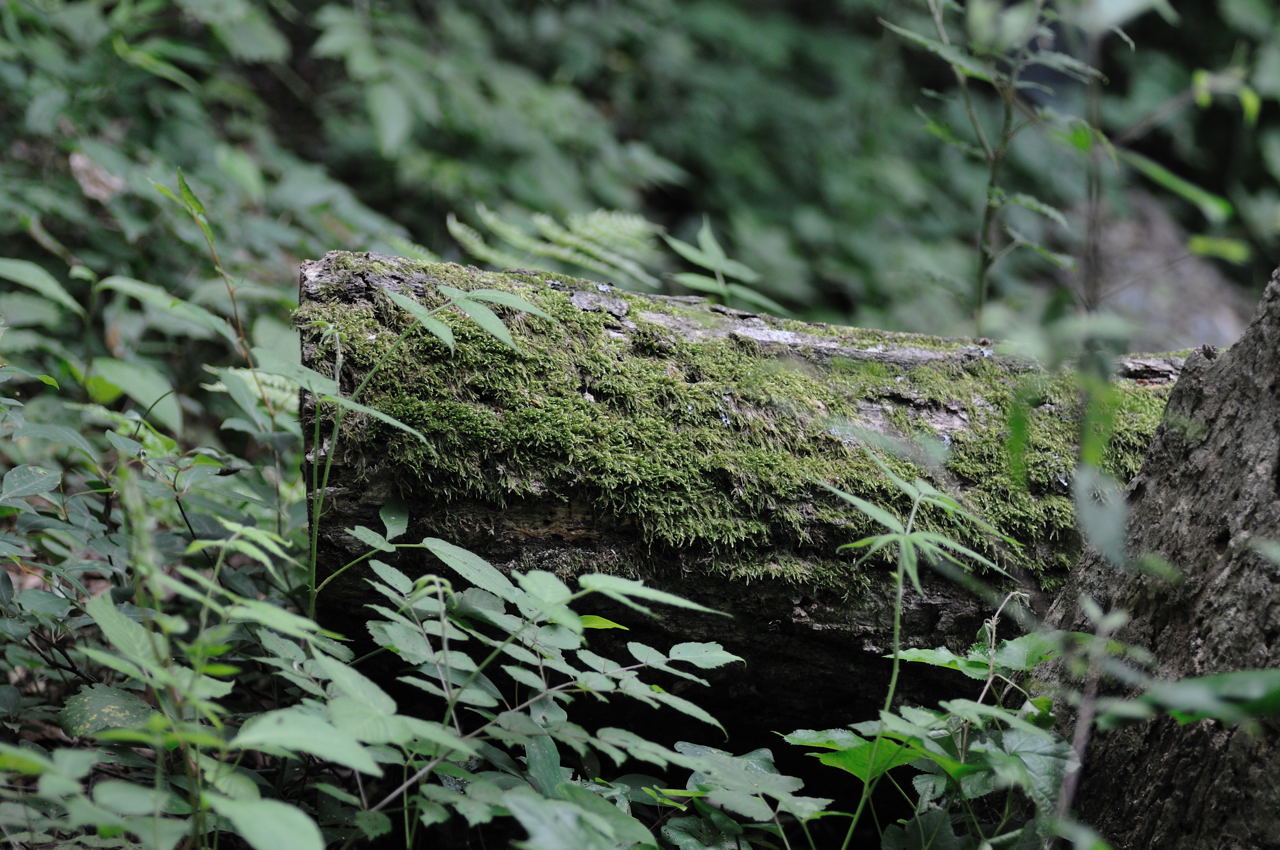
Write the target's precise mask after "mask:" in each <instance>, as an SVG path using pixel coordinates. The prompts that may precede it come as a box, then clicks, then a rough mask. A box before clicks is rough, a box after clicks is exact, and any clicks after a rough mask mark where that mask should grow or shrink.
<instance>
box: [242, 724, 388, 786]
mask: <svg viewBox="0 0 1280 850" xmlns="http://www.w3.org/2000/svg"><path fill="white" fill-rule="evenodd" d="M228 746H230V747H231V748H232V749H242V750H262V751H264V752H267V753H271V752H276V751H284V752H300V753H309V754H310V755H313V756H318V757H320V758H323V759H328V760H329V761H332V762H336V763H337V764H341V765H345V766H347V767H349V768H351V769H353V770H358V771H360V772H361V773H367V774H370V775H372V776H381V775H382V769H381V768H380V767H378V765H377V764H376V763H374V760H373V758H372V757H371V756H370V755H369V751H368V750H366V749H365V748H364V747H363V746H361V744H360V742H359V741H357V740H356V739H355V738H354V737H353V736H351V735H350V734H348V733H346V732H343V731H341V730H339V729H338V728H336V727H335V726H333V725H332V724H330V723H329V722H327V721H325V720H323V719H321V718H319V717H316V716H315V715H313V714H310V713H308V712H306V711H304V710H303V709H300V708H284V709H278V710H276V711H268V712H266V713H265V714H259V715H256V716H255V717H253V718H251V719H250V720H249V721H248V722H247V723H245V724H244V726H242V727H241V728H240V732H239V733H238V734H237V735H236V736H235V738H233V739H232V740H231V743H230V744H229V745H228Z"/></svg>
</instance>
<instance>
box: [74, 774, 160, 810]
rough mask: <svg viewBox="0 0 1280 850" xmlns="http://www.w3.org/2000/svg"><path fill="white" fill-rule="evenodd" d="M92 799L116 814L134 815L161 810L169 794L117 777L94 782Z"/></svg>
mask: <svg viewBox="0 0 1280 850" xmlns="http://www.w3.org/2000/svg"><path fill="white" fill-rule="evenodd" d="M93 801H94V802H95V803H97V804H98V805H99V806H102V808H104V809H107V810H108V811H112V812H115V813H116V814H121V815H135V816H137V815H150V814H154V813H155V812H163V811H164V810H165V807H166V806H167V805H168V804H169V802H170V800H169V795H168V794H167V793H165V792H163V791H160V790H158V789H156V788H151V787H148V786H146V785H135V784H134V783H132V782H123V781H121V780H119V779H104V780H101V781H99V782H96V783H94V786H93Z"/></svg>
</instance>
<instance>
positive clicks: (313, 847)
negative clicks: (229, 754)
mask: <svg viewBox="0 0 1280 850" xmlns="http://www.w3.org/2000/svg"><path fill="white" fill-rule="evenodd" d="M205 799H207V800H208V802H209V805H210V806H211V807H212V808H213V810H214V811H215V812H217V813H218V814H220V815H222V816H223V817H224V818H226V819H227V820H229V821H231V825H232V826H233V827H235V830H236V832H237V833H239V834H240V837H241V838H243V839H244V840H245V841H247V842H248V843H249V846H251V847H253V848H254V850H324V846H325V841H324V839H323V838H322V837H321V835H320V828H319V827H317V826H316V822H315V821H313V820H312V819H311V817H310V816H309V815H307V814H306V813H305V812H303V811H302V810H301V809H297V808H295V807H293V806H290V805H289V804H287V803H282V802H280V801H279V800H233V799H231V798H230V797H223V796H222V795H221V794H206V795H205Z"/></svg>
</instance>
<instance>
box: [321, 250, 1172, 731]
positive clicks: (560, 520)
mask: <svg viewBox="0 0 1280 850" xmlns="http://www.w3.org/2000/svg"><path fill="white" fill-rule="evenodd" d="M441 285H444V286H449V287H454V288H455V289H458V290H464V291H468V290H472V289H476V288H491V289H500V290H504V291H507V292H512V293H515V294H518V295H520V296H522V297H523V298H525V299H527V300H528V301H530V302H532V303H533V304H535V305H536V306H537V307H539V308H540V309H541V310H543V311H545V312H546V313H547V314H549V315H550V316H551V317H552V318H551V320H547V319H543V318H537V317H534V316H530V315H528V314H525V313H520V312H516V311H511V310H506V309H503V308H495V309H497V311H498V312H499V314H501V316H502V318H503V319H504V321H505V322H506V324H507V325H508V326H509V327H510V330H511V334H512V336H513V337H514V340H515V342H516V345H517V348H518V350H512V349H511V348H509V347H507V346H506V345H504V344H503V343H502V342H500V341H498V340H497V339H495V338H494V337H493V336H492V335H491V334H490V333H487V332H486V331H484V330H482V329H481V328H480V327H479V326H477V324H476V323H475V322H474V321H472V320H471V319H470V318H468V317H467V316H464V315H462V314H460V313H459V312H458V311H456V310H448V311H445V312H442V313H440V314H439V315H438V318H439V319H440V320H441V321H443V322H445V323H446V324H447V325H448V326H449V327H450V328H451V330H452V333H453V335H454V337H455V339H456V348H455V349H454V350H452V351H451V350H450V349H449V348H448V347H446V346H445V344H443V343H442V342H441V341H440V340H439V339H437V338H436V337H435V336H433V335H431V334H429V333H427V332H425V331H423V330H422V329H421V328H417V327H415V325H414V319H412V318H411V317H410V316H409V315H408V314H407V313H406V312H405V311H403V310H401V309H400V308H399V307H397V306H395V305H394V304H393V303H392V302H391V301H390V300H389V299H388V298H387V297H386V296H385V294H384V291H386V290H392V291H396V292H399V293H402V294H404V295H406V296H409V297H411V298H413V299H415V300H417V301H419V302H420V303H422V304H423V305H425V306H427V307H432V308H433V307H437V306H440V305H441V304H444V303H445V300H444V296H442V294H441V293H440V291H439V290H438V287H439V286H441ZM300 290H301V293H300V305H301V306H300V308H299V311H298V324H299V325H300V327H301V328H302V338H303V360H304V363H305V365H307V366H309V367H311V368H312V369H315V370H317V371H319V372H321V373H324V374H326V375H334V374H336V375H337V377H338V380H339V383H340V386H341V388H342V390H343V391H344V392H347V393H350V392H352V391H353V390H354V389H355V388H356V387H357V386H360V385H363V389H362V391H361V395H360V397H359V399H358V401H359V402H360V403H362V404H365V405H368V406H370V407H372V408H375V409H376V410H378V411H380V412H381V413H383V414H385V415H386V416H390V417H393V418H395V419H396V420H399V421H400V422H402V423H404V424H405V425H407V426H409V427H411V428H412V429H414V430H416V431H417V432H418V433H420V434H421V435H422V439H418V438H417V437H415V436H413V435H411V434H409V433H406V432H405V431H403V430H400V429H398V428H396V427H393V426H391V425H388V424H387V423H386V422H385V421H383V420H381V419H378V418H375V417H371V416H353V417H351V418H348V419H347V420H346V423H345V424H344V426H343V429H342V433H341V434H340V435H338V437H337V439H336V442H335V440H334V438H333V436H332V434H331V432H330V431H331V429H330V427H329V426H328V425H327V423H329V422H330V421H331V417H332V416H333V414H334V410H333V409H332V408H331V406H329V405H322V406H320V407H319V408H317V407H316V406H315V404H314V403H313V401H311V400H309V399H308V400H307V401H306V402H305V403H304V406H303V425H304V428H303V431H304V433H305V434H306V435H307V438H308V443H307V446H306V452H307V457H308V462H309V463H310V464H313V465H321V466H324V465H329V464H331V468H330V474H329V478H328V480H327V484H326V485H325V492H324V496H325V499H324V513H323V515H322V516H319V517H313V518H312V519H313V522H318V523H319V540H320V552H321V563H322V565H325V566H326V567H327V568H328V569H330V570H332V569H334V568H336V566H337V565H340V564H345V563H347V562H348V561H350V560H352V559H353V558H356V557H358V556H359V555H361V554H362V553H364V552H365V551H367V547H366V546H365V544H363V543H360V542H359V541H358V540H356V539H355V538H353V537H352V536H351V535H350V534H348V533H347V532H346V531H345V530H346V529H349V528H353V527H355V526H358V525H364V526H368V527H370V528H380V527H381V525H380V521H379V519H378V515H379V514H378V512H379V510H380V508H381V507H382V506H383V505H385V504H387V503H390V502H399V503H403V504H404V505H405V506H406V507H407V510H408V514H409V518H410V519H409V532H408V535H406V539H415V540H416V539H420V538H421V537H424V536H436V537H442V538H445V539H447V540H450V541H451V542H454V543H456V544H458V545H461V546H464V547H466V548H469V549H471V550H472V551H475V552H476V553H477V554H479V555H481V556H483V557H484V558H486V559H488V560H489V561H490V562H492V563H494V564H495V565H497V566H499V567H501V568H503V569H507V570H529V569H541V570H550V571H553V572H555V573H557V574H558V575H560V576H561V577H562V578H565V579H566V580H567V581H569V583H570V584H572V576H574V575H577V574H582V573H584V572H598V571H605V572H614V573H618V574H623V575H628V576H634V577H639V578H643V579H645V580H646V581H648V582H650V583H652V584H654V585H657V586H659V587H662V588H664V589H667V590H671V591H674V592H677V593H680V594H682V595H685V596H687V597H689V598H692V599H694V600H697V601H700V602H703V603H704V604H707V605H709V606H711V607H713V608H717V609H720V610H724V611H727V612H729V613H731V614H733V615H734V619H732V620H725V619H724V618H711V617H697V616H688V617H682V618H681V619H680V620H679V621H678V622H674V623H669V624H668V625H669V626H670V628H671V629H672V631H673V632H674V633H678V634H679V639H682V640H711V639H713V640H718V641H720V642H721V643H723V644H724V645H725V646H726V648H728V649H729V650H730V651H732V652H735V653H737V654H739V655H741V656H743V657H745V658H746V659H747V661H748V665H749V667H748V669H749V671H750V672H749V674H748V675H746V676H743V675H736V676H733V677H732V679H731V680H730V679H725V680H723V681H721V682H719V683H718V684H719V687H718V689H717V691H716V695H715V697H714V700H713V701H712V703H711V704H710V707H711V708H712V709H713V712H714V709H715V704H716V702H723V703H724V704H726V705H728V706H731V707H732V706H737V708H738V709H739V710H740V709H741V706H742V705H744V704H750V705H751V706H752V710H751V713H752V715H753V718H754V720H755V721H756V722H757V723H758V724H759V726H760V728H761V729H764V730H768V729H781V730H784V731H785V730H789V729H790V728H793V727H795V726H798V725H816V726H817V727H818V728H821V725H822V724H824V723H825V724H829V725H835V724H840V723H847V722H850V721H853V720H857V719H864V718H866V717H870V716H874V711H875V708H876V703H877V702H878V701H879V700H880V699H882V696H883V686H884V682H885V680H886V678H887V665H886V663H885V662H884V661H883V659H882V656H883V654H884V653H885V652H886V651H887V650H888V648H889V641H890V634H891V628H890V626H891V623H892V619H893V599H894V594H893V587H892V581H891V580H890V576H889V570H888V569H886V566H885V563H884V562H882V561H881V562H877V561H874V560H872V561H869V562H867V563H864V564H861V565H859V564H858V560H857V553H856V552H855V553H848V552H840V551H838V547H839V546H840V545H841V544H844V543H848V542H851V541H855V540H858V539H860V538H862V537H864V536H866V535H868V534H872V533H879V532H880V531H881V530H882V529H881V528H879V527H878V526H877V525H876V524H875V523H874V522H873V521H871V520H870V519H869V518H868V517H866V516H864V515H863V514H861V513H859V512H858V511H856V510H854V509H853V508H852V507H851V506H850V505H849V504H848V503H846V502H845V501H842V500H841V499H840V498H839V497H838V496H836V495H834V494H833V493H832V492H830V491H829V490H827V489H826V488H824V487H823V486H822V485H823V484H829V485H831V486H833V487H836V488H839V489H841V490H843V491H845V492H847V493H850V494H853V495H855V496H857V497H859V498H862V499H866V500H868V501H870V502H873V503H875V504H877V505H882V506H885V507H887V508H889V509H890V510H893V511H896V512H898V513H899V515H901V516H905V515H906V508H907V507H909V505H908V500H907V498H906V496H905V495H904V494H903V493H902V492H901V491H900V490H899V489H898V488H897V487H895V486H894V485H893V483H892V482H891V481H890V480H889V479H888V478H887V477H886V475H885V473H884V472H883V471H882V469H881V467H880V464H885V465H886V466H887V467H888V468H889V469H891V470H893V471H894V472H895V474H897V475H900V476H901V477H903V478H905V479H906V480H911V479H913V478H917V477H918V478H922V479H924V480H926V481H929V482H931V483H932V484H934V486H936V487H938V488H939V489H941V490H944V491H946V492H948V493H951V494H953V495H955V496H956V497H957V498H959V499H961V500H962V502H963V503H964V505H965V506H966V507H967V508H968V509H969V510H972V511H973V512H975V513H977V514H978V515H980V516H981V517H983V518H984V519H985V520H986V521H988V522H990V523H991V524H992V525H993V526H995V528H996V529H998V530H999V532H1000V533H1001V534H1002V535H1006V536H1008V537H1009V538H1012V539H1013V540H1016V541H1017V542H1018V543H1019V544H1020V546H1019V548H1018V551H1016V552H1015V551H1013V550H1012V549H1011V548H1010V547H1008V546H1005V545H1003V544H1001V543H1000V542H999V541H998V540H997V539H996V538H995V537H993V536H992V535H991V534H989V533H988V532H986V531H984V530H982V529H981V528H979V527H977V526H975V525H973V524H972V523H969V522H967V521H964V520H958V519H956V518H955V517H952V516H949V515H947V514H946V513H945V512H941V511H937V512H926V513H922V514H921V516H920V517H919V523H920V527H923V528H927V529H931V530H935V531H938V532H940V533H943V534H946V535H948V536H949V537H952V538H954V539H956V540H959V541H960V542H962V543H964V544H965V545H968V546H971V547H973V548H975V549H978V550H980V551H982V552H983V553H985V554H987V555H989V556H991V557H992V558H994V559H995V560H997V561H998V562H999V563H1001V564H1002V565H1003V566H1005V567H1008V568H1011V569H1016V570H1020V571H1021V572H1020V573H1019V574H1020V575H1023V576H1024V577H1025V579H1026V580H1027V581H1028V582H1030V583H1032V584H1044V583H1052V582H1053V581H1056V580H1060V577H1061V575H1062V574H1063V571H1064V570H1065V569H1066V568H1067V567H1068V566H1070V565H1071V564H1072V563H1074V561H1075V560H1076V558H1077V556H1078V555H1079V552H1080V541H1079V538H1078V535H1077V533H1076V531H1075V527H1074V522H1073V511H1072V502H1071V496H1070V480H1071V474H1072V470H1073V465H1074V462H1075V457H1076V454H1077V450H1076V444H1077V434H1078V432H1079V429H1080V427H1081V403H1080V394H1079V390H1078V387H1077V383H1076V381H1075V380H1074V378H1073V377H1072V375H1070V374H1069V373H1065V372H1059V373H1048V372H1045V371H1043V370H1041V369H1040V368H1039V367H1037V366H1036V365H1035V364H1033V363H1030V362H1028V361H1026V360H1021V359H1018V358H1014V357H1010V356H1006V355H1003V354H1000V353H998V352H997V351H996V350H995V348H994V347H993V344H992V343H991V341H990V340H985V339H944V338H937V337H929V336H922V335H916V334H904V333H890V332H885V331H875V330H864V329H857V328H847V327H836V326H831V325H822V324H806V323H802V322H798V321H793V320H789V319H780V318H774V317H771V316H765V315H757V314H753V313H747V312H743V311H739V310H732V309H727V308H725V307H722V306H717V305H714V304H711V303H709V302H707V301H706V300H704V299H701V298H682V297H664V296H657V295H639V294H635V293H631V292H626V291H623V290H619V289H616V288H613V287H611V286H608V285H605V284H600V283H593V282H589V281H582V280H575V279H571V278H567V277H563V276H559V275H553V274H547V273H543V272H519V271H516V272H508V273H502V274H497V273H490V272H483V271H479V270H476V269H472V268H466V267H462V266H458V265H452V264H427V263H419V262H415V261H410V260H404V259H399V258H393V257H386V256H380V255H373V254H350V253H331V254H329V255H328V256H326V257H325V258H324V259H322V260H319V261H313V262H307V263H304V264H303V266H302V272H301V282H300ZM406 331H407V335H405V336H404V338H403V341H402V342H397V340H399V339H400V337H401V335H402V333H405V332H406ZM1180 367H1181V358H1178V357H1173V356H1168V357H1147V358H1132V359H1130V360H1127V361H1123V362H1122V363H1121V367H1120V374H1121V377H1120V378H1118V380H1117V386H1118V392H1117V393H1116V402H1115V409H1114V411H1113V414H1114V419H1113V426H1114V432H1115V433H1114V438H1113V439H1112V441H1111V444H1110V448H1109V450H1108V455H1107V466H1108V467H1109V469H1110V471H1111V472H1113V473H1114V474H1115V475H1117V476H1118V477H1120V478H1121V479H1122V480H1127V479H1128V478H1129V477H1131V476H1132V475H1133V474H1134V473H1135V472H1136V470H1137V469H1138V465H1139V464H1140V462H1141V459H1142V456H1143V454H1144V452H1145V449H1146V446H1147V443H1148V441H1149V439H1150V436H1151V434H1152V433H1153V431H1154V430H1155V427H1156V424H1157V422H1158V420H1159V417H1160V414H1161V411H1162V410H1163V408H1164V403H1165V399H1166V396H1167V393H1168V388H1169V386H1170V385H1171V383H1172V381H1173V380H1174V379H1175V378H1176V376H1177V373H1178V370H1179V368H1180ZM1019 399H1023V400H1025V407H1024V409H1025V412H1026V419H1027V435H1028V436H1027V443H1026V480H1025V484H1024V483H1023V482H1021V481H1020V480H1019V479H1018V476H1017V475H1015V474H1014V473H1013V472H1011V470H1010V468H1009V464H1008V461H1007V453H1006V451H1005V445H1006V441H1007V439H1008V433H1009V419H1010V415H1011V413H1012V412H1013V411H1014V410H1015V408H1016V407H1017V406H1018V405H1019V404H1020V403H1022V402H1020V401H1019ZM317 424H319V425H321V426H322V427H320V428H319V429H318V430H317V429H316V425H317ZM315 434H319V435H321V436H320V439H319V440H318V441H317V440H315V439H314V438H313V435H315ZM878 438H885V439H891V440H893V441H896V442H897V443H898V444H900V445H903V446H906V447H908V448H907V449H906V451H905V453H893V452H883V451H880V450H879V449H877V448H876V447H875V446H876V442H877V439H878ZM308 480H309V481H310V480H311V477H310V474H309V475H308ZM388 559H390V558H388ZM397 565H398V566H399V567H400V568H401V569H404V570H406V571H407V572H410V573H425V572H437V571H439V570H440V565H439V564H436V563H432V562H430V559H429V556H426V555H425V554H422V553H420V552H412V553H407V554H403V553H402V554H401V556H399V557H398V559H397ZM368 601H371V599H370V597H369V594H368V591H367V585H366V583H365V582H364V581H363V580H362V576H361V574H360V570H359V569H354V570H351V571H349V572H348V573H347V574H345V575H344V576H342V578H341V579H340V580H339V581H335V582H334V583H333V584H332V585H330V587H329V588H326V590H325V592H324V594H323V595H322V597H321V600H320V602H321V611H322V614H323V616H324V617H325V619H326V622H327V623H328V624H329V625H331V626H333V627H335V628H337V629H338V630H340V631H344V632H347V633H350V634H360V633H362V632H363V629H362V628H361V624H360V620H361V615H360V611H361V607H360V606H361V605H362V603H364V602H368ZM991 611H992V608H991V607H990V603H989V602H988V601H986V600H984V599H981V598H978V597H975V596H973V595H972V594H970V593H969V592H968V591H966V590H964V589H962V588H961V587H959V586H957V585H956V584H954V583H952V582H950V581H948V580H945V579H942V578H930V579H928V580H927V581H926V583H925V593H924V594H923V595H917V594H914V593H912V594H908V598H907V603H906V610H905V612H904V632H905V634H906V636H907V641H908V643H909V645H912V646H930V647H932V646H939V645H951V646H953V647H956V646H959V647H963V646H967V645H968V643H969V642H970V641H971V640H972V639H973V637H974V634H975V632H976V630H977V628H978V627H979V624H980V623H981V621H982V619H983V618H985V617H986V616H989V615H990V613H991ZM597 613H604V611H603V610H602V611H599V612H597ZM618 617H619V618H622V617H623V615H622V614H619V615H618ZM628 625H630V626H631V627H632V628H633V629H637V630H642V629H645V628H658V627H656V626H653V625H648V626H646V625H644V624H639V623H635V622H634V620H633V619H630V620H628ZM636 634H637V632H632V633H631V635H629V636H635V635H636ZM638 639H641V640H644V639H645V638H644V637H643V636H642V637H640V638H638ZM671 639H672V638H667V642H669V641H670V640H671ZM658 642H660V643H661V642H663V641H662V640H661V639H659V640H658ZM931 682H932V677H931V676H930V675H929V674H922V675H920V676H913V677H911V682H910V683H908V684H909V687H908V688H907V691H906V698H908V699H912V698H915V699H921V700H924V699H929V698H930V696H931V695H930V694H928V693H927V692H928V690H929V689H930V687H931ZM699 698H702V696H701V695H700V697H699ZM742 700H749V701H750V702H749V703H743V702H742ZM704 701H705V700H704Z"/></svg>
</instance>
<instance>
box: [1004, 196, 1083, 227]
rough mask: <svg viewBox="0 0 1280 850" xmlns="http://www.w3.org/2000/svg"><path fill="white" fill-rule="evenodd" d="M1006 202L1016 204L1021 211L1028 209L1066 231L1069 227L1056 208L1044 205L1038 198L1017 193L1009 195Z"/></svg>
mask: <svg viewBox="0 0 1280 850" xmlns="http://www.w3.org/2000/svg"><path fill="white" fill-rule="evenodd" d="M1006 200H1007V201H1008V202H1009V203H1011V204H1016V205H1017V206H1020V207H1022V208H1023V209H1028V210H1031V211H1032V212H1034V213H1039V214H1040V215H1042V216H1044V217H1045V218H1047V219H1050V220H1051V221H1053V222H1054V223H1056V224H1058V225H1059V226H1061V227H1062V228H1063V229H1066V228H1068V227H1069V225H1068V224H1067V217H1066V216H1065V215H1063V214H1062V211H1061V210H1059V209H1058V208H1057V207H1054V206H1051V205H1049V204H1046V203H1045V202H1044V201H1042V200H1040V199H1039V198H1034V197H1032V196H1031V195H1024V194H1022V193H1018V194H1014V195H1009V196H1008V197H1007V198H1006Z"/></svg>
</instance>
